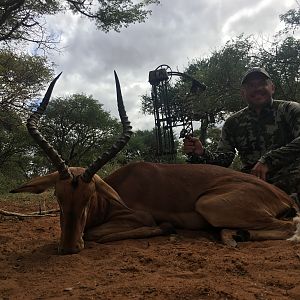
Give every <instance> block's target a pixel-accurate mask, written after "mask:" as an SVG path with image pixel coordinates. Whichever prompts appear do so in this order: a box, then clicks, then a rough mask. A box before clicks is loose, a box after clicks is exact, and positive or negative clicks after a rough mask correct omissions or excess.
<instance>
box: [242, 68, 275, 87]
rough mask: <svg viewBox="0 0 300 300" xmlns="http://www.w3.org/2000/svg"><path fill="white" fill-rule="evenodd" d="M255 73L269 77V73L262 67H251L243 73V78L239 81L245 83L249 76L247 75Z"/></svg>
mask: <svg viewBox="0 0 300 300" xmlns="http://www.w3.org/2000/svg"><path fill="white" fill-rule="evenodd" d="M255 73H259V74H263V75H264V76H265V77H266V78H269V79H271V76H270V75H269V73H268V72H267V71H266V70H265V69H264V68H260V67H255V68H252V69H250V70H248V71H247V72H246V73H245V74H244V76H243V79H242V81H241V84H243V83H245V81H246V80H247V79H248V78H249V76H250V75H252V74H255Z"/></svg>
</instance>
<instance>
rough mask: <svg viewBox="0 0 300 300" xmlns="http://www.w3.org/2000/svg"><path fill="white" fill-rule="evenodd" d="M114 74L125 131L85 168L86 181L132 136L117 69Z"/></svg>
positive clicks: (83, 175) (84, 177)
mask: <svg viewBox="0 0 300 300" xmlns="http://www.w3.org/2000/svg"><path fill="white" fill-rule="evenodd" d="M114 74H115V81H116V90H117V102H118V110H119V115H120V118H121V122H122V125H123V133H122V135H121V136H120V137H119V138H118V140H117V141H116V143H114V144H113V146H112V147H111V148H110V150H109V151H106V152H104V153H103V155H102V156H100V157H99V158H98V159H97V160H96V161H95V162H94V163H92V164H91V165H90V166H89V167H88V168H87V169H86V170H85V172H84V173H83V174H82V176H81V177H82V180H83V181H85V182H90V181H91V180H92V178H93V176H94V174H96V172H97V171H98V170H100V168H101V167H103V166H104V165H105V164H106V163H107V162H108V161H110V160H111V159H112V158H114V157H115V156H116V155H117V154H118V152H120V151H121V150H122V149H123V148H124V146H125V145H126V144H127V143H128V141H129V139H130V136H131V134H132V131H131V129H132V127H131V126H130V122H129V120H128V117H127V115H126V111H125V108H124V103H123V98H122V93H121V87H120V82H119V78H118V75H117V73H116V71H114Z"/></svg>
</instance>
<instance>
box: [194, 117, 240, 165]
mask: <svg viewBox="0 0 300 300" xmlns="http://www.w3.org/2000/svg"><path fill="white" fill-rule="evenodd" d="M230 123H231V121H230V120H227V121H226V122H225V124H224V126H223V128H222V133H221V138H220V141H219V144H218V148H217V151H215V152H212V151H209V150H207V149H204V154H203V155H202V156H192V157H191V158H190V159H189V162H190V163H198V164H199V163H202V164H211V165H219V166H222V167H229V166H230V165H231V163H232V161H233V159H234V157H235V148H234V146H233V141H232V140H231V137H232V134H230V132H232V131H231V129H230V128H231V126H230V125H231V124H230Z"/></svg>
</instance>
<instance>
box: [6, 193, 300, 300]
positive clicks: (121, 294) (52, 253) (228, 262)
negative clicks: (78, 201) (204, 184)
mask: <svg viewBox="0 0 300 300" xmlns="http://www.w3.org/2000/svg"><path fill="white" fill-rule="evenodd" d="M48 196H49V195H48ZM48 196H47V195H46V196H44V197H45V198H44V199H46V207H47V208H53V207H56V203H55V202H54V201H53V198H51V197H50V200H49V197H48ZM47 197H48V198H47ZM37 207H38V206H37V204H36V198H34V199H33V198H30V200H28V196H27V199H24V198H21V196H18V197H14V198H7V199H0V209H5V210H11V211H19V212H26V211H36V210H37ZM59 234H60V229H59V218H58V217H40V218H24V219H21V220H20V219H18V218H16V217H5V216H0V269H1V273H0V299H1V300H4V299H84V300H86V299H105V300H106V299H170V300H176V299H264V300H265V299H272V300H273V299H278V300H279V299H280V300H284V299H300V245H299V244H294V243H291V242H287V241H266V242H247V243H240V244H239V246H238V248H237V249H232V248H229V247H227V246H224V245H222V244H220V243H219V242H217V241H215V240H214V239H213V237H212V236H210V235H209V234H208V233H203V232H202V233H196V232H183V231H181V232H180V233H179V234H178V235H172V236H164V237H156V238H151V239H141V240H126V241H120V242H112V243H107V244H97V243H87V244H86V248H85V249H84V250H83V251H82V252H80V253H79V254H75V255H66V256H59V255H57V244H58V239H59Z"/></svg>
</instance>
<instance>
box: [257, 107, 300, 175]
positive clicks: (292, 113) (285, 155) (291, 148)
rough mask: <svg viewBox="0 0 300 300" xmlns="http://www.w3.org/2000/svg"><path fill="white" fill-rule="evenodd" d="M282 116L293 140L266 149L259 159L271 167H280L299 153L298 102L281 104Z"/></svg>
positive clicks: (299, 122)
mask: <svg viewBox="0 0 300 300" xmlns="http://www.w3.org/2000/svg"><path fill="white" fill-rule="evenodd" d="M283 118H284V121H285V122H286V124H288V128H289V129H290V130H291V133H292V136H293V138H294V139H293V140H292V141H291V142H290V143H288V144H286V145H285V146H282V147H280V148H277V149H274V150H271V151H268V152H267V153H266V154H265V155H263V156H262V157H261V158H260V159H259V161H260V162H262V163H266V164H267V165H268V166H269V167H271V168H276V169H277V168H280V167H283V166H284V165H286V164H287V163H290V162H292V161H294V160H295V159H296V158H298V157H299V153H300V104H299V103H297V102H286V103H285V104H284V105H283Z"/></svg>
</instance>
